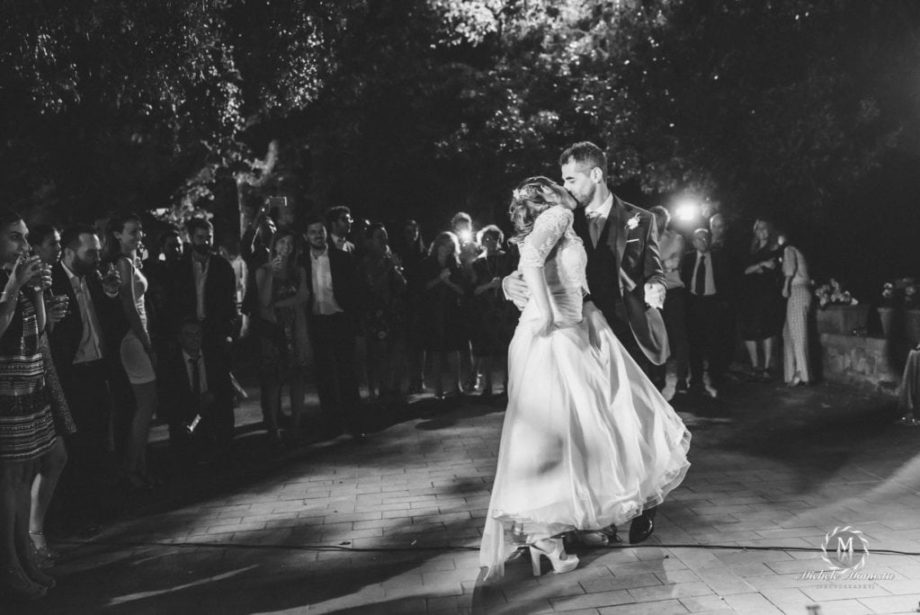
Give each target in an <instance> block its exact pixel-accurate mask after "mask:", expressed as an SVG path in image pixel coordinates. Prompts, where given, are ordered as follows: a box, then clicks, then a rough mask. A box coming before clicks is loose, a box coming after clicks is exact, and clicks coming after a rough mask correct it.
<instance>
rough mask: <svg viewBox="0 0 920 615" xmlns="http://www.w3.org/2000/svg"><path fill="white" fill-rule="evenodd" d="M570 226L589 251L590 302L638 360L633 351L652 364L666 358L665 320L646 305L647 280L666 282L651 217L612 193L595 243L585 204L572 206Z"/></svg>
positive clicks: (660, 362) (653, 221)
mask: <svg viewBox="0 0 920 615" xmlns="http://www.w3.org/2000/svg"><path fill="white" fill-rule="evenodd" d="M574 229H575V232H576V233H577V234H578V236H579V237H581V239H582V241H584V244H585V250H586V251H587V253H588V267H587V278H588V288H589V289H590V291H591V299H592V301H593V302H594V304H595V305H596V306H597V307H598V309H600V311H601V312H602V313H603V314H604V317H605V318H606V319H607V322H608V323H610V325H611V327H612V328H613V330H614V332H615V333H617V335H618V337H620V341H621V342H622V343H623V344H624V345H625V346H626V348H627V349H628V350H629V351H630V352H631V354H633V357H634V358H635V359H636V360H637V361H639V362H640V364H642V363H644V361H643V358H644V357H641V356H637V353H636V350H641V352H642V354H643V355H644V356H645V357H647V358H648V360H650V361H651V362H652V363H655V364H656V365H660V364H662V363H664V361H666V360H667V357H668V353H669V347H668V335H667V331H666V330H665V327H664V320H663V319H662V317H661V314H660V312H659V311H658V309H656V308H649V307H647V306H646V305H645V284H646V283H648V282H658V283H663V282H664V272H663V271H662V267H661V256H660V254H659V252H658V231H657V229H656V227H655V216H653V215H652V214H651V213H649V212H648V211H646V210H644V209H642V208H640V207H636V206H635V205H632V204H630V203H627V202H625V201H623V200H621V199H620V198H618V197H617V196H616V195H614V196H613V206H612V207H611V208H610V215H609V216H607V223H606V224H605V225H604V228H603V231H602V232H601V234H600V237H599V238H598V242H597V246H596V247H595V246H594V245H593V244H592V242H591V235H590V232H589V230H588V220H587V218H586V216H585V208H584V207H578V208H577V209H576V210H575V221H574ZM621 271H622V273H620V272H621ZM621 289H622V291H621ZM627 331H629V332H630V333H631V335H628V334H627V333H626V332H627ZM624 337H625V338H626V339H624ZM630 337H631V338H632V339H629V338H630ZM633 342H635V343H633ZM637 345H638V348H636V346H637Z"/></svg>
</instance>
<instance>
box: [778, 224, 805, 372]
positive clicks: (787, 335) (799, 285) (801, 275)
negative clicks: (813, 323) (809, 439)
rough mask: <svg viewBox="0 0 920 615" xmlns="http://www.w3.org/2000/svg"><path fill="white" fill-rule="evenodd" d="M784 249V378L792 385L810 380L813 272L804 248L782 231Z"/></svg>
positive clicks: (780, 242)
mask: <svg viewBox="0 0 920 615" xmlns="http://www.w3.org/2000/svg"><path fill="white" fill-rule="evenodd" d="M777 242H778V243H779V245H780V246H782V250H783V278H784V282H783V297H785V298H786V299H787V301H786V324H785V325H783V379H784V380H785V382H786V384H788V385H789V386H792V387H796V386H802V385H806V384H809V383H810V382H811V370H810V369H809V367H808V365H809V359H808V318H809V312H810V311H811V300H812V289H811V276H810V275H808V261H806V260H805V255H803V254H802V251H801V250H799V249H798V248H797V247H795V245H794V244H791V243H789V242H788V241H787V240H786V236H785V235H783V234H780V235H779V237H778V240H777Z"/></svg>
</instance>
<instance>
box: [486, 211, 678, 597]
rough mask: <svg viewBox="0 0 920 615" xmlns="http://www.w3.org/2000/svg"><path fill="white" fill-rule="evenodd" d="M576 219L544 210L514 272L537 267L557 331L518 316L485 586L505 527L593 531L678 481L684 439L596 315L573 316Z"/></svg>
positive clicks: (582, 260)
mask: <svg viewBox="0 0 920 615" xmlns="http://www.w3.org/2000/svg"><path fill="white" fill-rule="evenodd" d="M572 219H573V214H572V212H571V211H570V210H568V209H566V208H564V207H561V206H556V207H553V208H551V209H549V210H547V211H545V212H543V214H541V215H540V216H539V217H538V218H537V220H536V223H535V225H534V229H533V231H532V232H531V233H530V235H528V236H527V237H526V238H525V240H524V241H523V242H522V244H521V246H520V248H521V265H520V266H521V267H526V266H540V267H543V269H544V277H545V279H546V281H547V285H548V287H549V290H550V297H551V304H552V309H553V315H554V321H555V324H556V328H555V329H553V331H552V332H551V333H550V334H549V335H545V336H537V335H536V334H535V329H536V327H537V326H538V323H539V322H540V315H539V313H538V309H537V306H536V304H535V303H534V302H533V301H530V302H529V303H528V304H527V306H526V307H525V308H524V310H523V312H522V314H521V319H520V322H519V324H518V326H517V329H516V331H515V334H514V338H513V339H512V341H511V346H510V348H509V351H508V373H509V390H508V409H507V412H506V414H505V421H504V426H503V428H502V437H501V446H500V449H499V454H498V465H497V468H496V472H495V482H494V484H493V488H492V498H491V502H490V504H489V513H488V517H487V518H486V525H485V529H484V532H483V539H482V545H481V547H480V564H481V565H482V566H484V567H486V568H487V570H486V577H485V578H486V579H491V578H495V577H499V576H501V575H502V574H503V573H504V561H505V559H506V558H507V557H508V556H509V555H510V552H511V550H512V547H513V546H514V545H508V543H506V540H505V535H506V531H510V530H511V527H512V525H516V526H517V529H519V530H521V531H523V533H525V534H527V535H528V537H529V539H530V540H533V539H536V538H540V537H547V536H552V535H555V534H559V533H561V532H566V531H570V530H599V529H602V528H605V527H607V526H610V525H615V524H621V523H623V522H625V521H627V520H629V519H632V518H633V517H636V516H638V515H639V514H641V513H642V511H643V510H644V509H645V508H647V507H652V506H656V505H658V504H659V503H661V502H662V501H663V500H664V498H665V496H667V494H668V493H669V492H670V491H671V490H672V489H674V488H675V487H677V486H678V485H679V484H680V483H681V481H683V479H684V476H685V475H686V472H687V469H688V468H689V466H690V463H689V462H688V461H687V451H688V450H689V447H690V433H689V432H688V431H687V428H686V427H685V426H684V423H683V422H682V421H681V419H680V417H679V416H678V415H677V413H676V412H674V410H673V409H672V408H671V406H670V405H669V404H668V402H667V401H666V400H665V399H664V398H663V397H662V396H661V394H660V393H659V392H658V390H657V389H656V388H655V386H654V385H653V384H652V383H651V381H650V380H649V379H648V378H647V377H646V376H645V374H644V373H643V372H642V370H641V369H640V368H639V366H638V365H637V364H636V362H635V361H634V360H633V359H632V358H631V357H630V356H629V354H628V353H627V352H626V350H625V349H624V347H623V345H622V344H621V343H620V342H619V340H618V339H617V338H616V337H615V336H614V334H613V331H612V330H611V329H610V326H609V325H608V324H607V322H606V320H604V318H603V316H602V315H601V314H600V312H597V311H594V312H592V313H590V315H589V316H588V317H586V318H585V317H583V314H582V290H583V289H585V288H586V281H585V264H586V262H587V256H586V254H585V250H584V246H583V245H582V241H581V239H579V238H578V236H577V235H576V234H575V233H574V231H573V230H572Z"/></svg>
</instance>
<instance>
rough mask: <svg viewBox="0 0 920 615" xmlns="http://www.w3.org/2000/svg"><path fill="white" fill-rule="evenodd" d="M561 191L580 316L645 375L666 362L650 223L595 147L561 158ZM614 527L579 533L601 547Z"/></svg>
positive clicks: (518, 282) (646, 515) (649, 518)
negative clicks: (600, 322)
mask: <svg viewBox="0 0 920 615" xmlns="http://www.w3.org/2000/svg"><path fill="white" fill-rule="evenodd" d="M559 165H560V167H561V170H562V179H563V185H564V187H565V189H566V190H568V191H569V193H570V194H571V195H572V196H573V197H574V198H575V200H576V201H577V202H578V207H577V208H576V209H575V220H574V223H573V227H574V229H575V232H576V233H577V234H578V236H579V237H580V238H581V239H582V241H583V242H584V245H585V250H586V252H587V254H588V264H587V270H586V275H587V280H588V288H589V289H590V290H591V295H590V297H586V298H585V308H584V310H585V315H586V316H587V315H589V314H590V313H591V311H592V310H594V309H599V310H600V311H601V313H602V314H603V315H604V318H605V319H606V320H607V322H608V323H609V325H610V328H611V329H613V332H614V334H616V336H617V338H618V339H619V340H620V342H621V343H622V344H623V346H624V347H625V348H626V350H627V351H628V352H629V354H630V356H632V358H633V359H635V361H636V362H637V363H638V364H639V365H640V366H641V367H642V368H643V370H644V371H645V372H646V374H649V372H650V371H651V365H652V364H653V363H654V364H655V365H660V364H662V363H664V361H666V360H667V358H668V338H667V331H666V329H665V325H664V320H663V319H662V317H661V314H660V312H659V308H660V307H661V306H662V305H663V304H664V296H665V286H664V272H663V270H662V267H661V258H660V256H659V253H658V233H657V230H656V226H655V217H654V216H653V215H652V214H651V213H649V212H647V211H645V210H644V209H640V208H639V207H636V206H635V205H631V204H629V203H626V202H625V201H622V200H620V199H619V198H618V197H617V196H616V195H614V194H613V193H612V192H611V191H610V188H609V187H608V186H607V171H606V169H607V157H606V155H605V154H604V152H603V151H602V150H601V149H600V148H599V147H597V146H596V145H594V144H593V143H588V142H580V143H576V144H574V145H572V146H571V147H569V148H568V149H566V150H565V151H564V152H562V155H561V156H560V157H559ZM502 287H503V289H504V290H505V294H506V296H508V297H509V298H510V299H512V300H513V301H514V302H515V303H516V304H518V305H521V304H523V303H525V302H526V297H527V294H528V290H527V286H526V284H525V283H524V281H523V279H521V277H520V276H519V275H512V276H509V277H508V278H505V280H504V282H503V284H502ZM654 516H655V509H654V508H651V509H647V510H646V511H645V512H643V514H642V515H641V516H639V517H637V518H635V519H633V522H632V524H631V526H630V530H629V540H630V542H631V543H638V542H642V541H644V540H645V539H647V538H648V537H649V536H650V535H651V534H652V531H653V529H654V521H653V519H654ZM615 534H616V528H608V529H607V530H605V531H604V532H589V533H586V534H583V537H582V538H583V540H585V541H587V542H589V543H592V544H596V543H598V542H606V541H607V540H608V539H610V538H612V537H613V536H615Z"/></svg>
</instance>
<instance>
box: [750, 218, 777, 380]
mask: <svg viewBox="0 0 920 615" xmlns="http://www.w3.org/2000/svg"><path fill="white" fill-rule="evenodd" d="M781 260H782V248H781V247H780V246H779V245H778V244H777V243H776V233H775V231H774V229H773V225H772V224H771V223H770V222H768V221H767V220H757V221H756V222H755V223H754V239H753V240H752V241H751V249H750V250H749V252H748V254H747V259H746V261H745V263H744V266H745V269H744V277H743V278H742V281H741V338H742V339H743V340H744V345H745V347H747V351H748V355H749V356H750V358H751V370H752V371H753V373H754V375H755V376H758V377H760V378H762V379H764V380H769V378H770V366H771V365H772V364H773V351H774V349H775V348H776V340H777V338H778V337H779V335H780V333H781V332H782V330H783V319H784V317H785V309H784V307H785V306H784V305H783V297H782V279H783V274H782V264H781V262H780V261H781ZM761 354H762V355H763V363H761V362H760V355H761Z"/></svg>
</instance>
